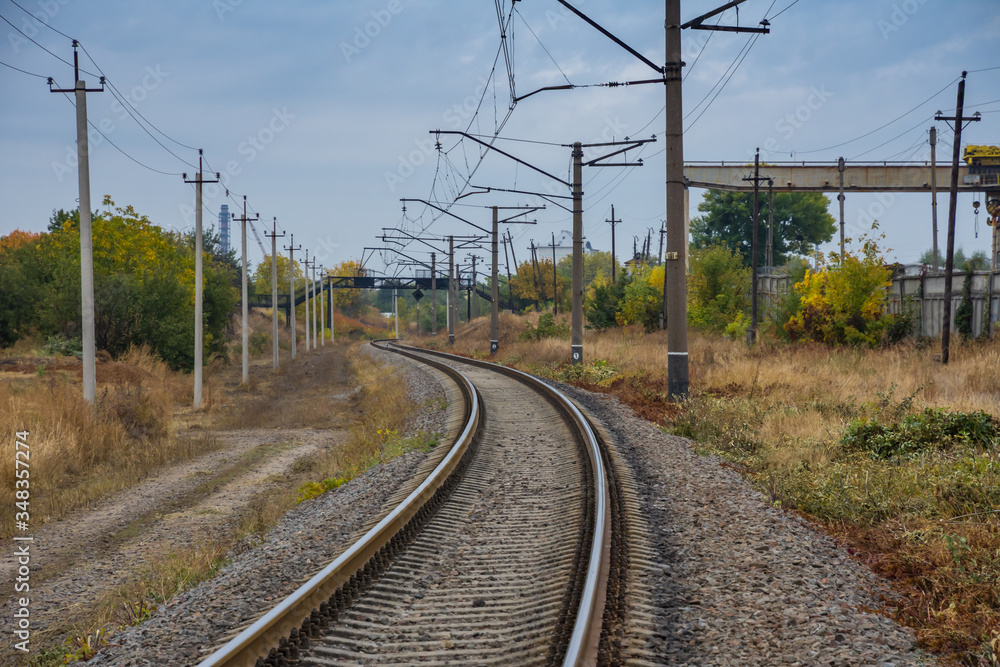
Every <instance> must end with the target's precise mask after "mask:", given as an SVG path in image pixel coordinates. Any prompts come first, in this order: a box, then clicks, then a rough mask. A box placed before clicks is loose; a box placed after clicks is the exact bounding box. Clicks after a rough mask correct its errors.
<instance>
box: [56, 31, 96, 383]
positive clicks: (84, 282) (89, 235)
mask: <svg viewBox="0 0 1000 667" xmlns="http://www.w3.org/2000/svg"><path fill="white" fill-rule="evenodd" d="M78 46H79V42H77V41H76V40H75V39H74V40H73V81H74V86H73V88H69V89H62V88H53V87H52V85H53V83H55V82H54V81H53V80H52V78H51V77H49V91H50V92H53V93H73V94H74V95H75V96H76V158H77V164H78V167H77V175H78V184H79V188H80V190H79V192H80V311H81V315H82V316H83V317H82V320H83V321H82V322H81V324H82V326H81V335H82V338H83V400H85V401H87V402H88V403H93V402H94V399H95V398H96V397H97V343H96V336H95V333H94V242H93V238H94V237H93V220H92V219H91V216H92V213H91V211H90V144H89V143H88V139H87V93H103V92H104V77H103V76H102V77H101V87H100V88H87V83H86V82H85V81H81V80H80V56H79V54H78V52H77V47H78Z"/></svg>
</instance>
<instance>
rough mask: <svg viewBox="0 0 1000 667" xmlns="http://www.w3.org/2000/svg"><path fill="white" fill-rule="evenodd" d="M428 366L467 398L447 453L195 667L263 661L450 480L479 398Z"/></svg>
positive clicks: (471, 432) (473, 427)
mask: <svg viewBox="0 0 1000 667" xmlns="http://www.w3.org/2000/svg"><path fill="white" fill-rule="evenodd" d="M424 361H427V360H424ZM427 363H430V364H431V365H434V366H436V367H438V368H440V370H442V371H444V372H445V373H447V374H448V375H449V376H451V377H452V378H453V379H455V380H456V382H457V383H458V385H459V388H460V389H461V391H462V393H463V395H464V396H465V399H466V419H465V426H464V427H463V429H462V432H461V433H460V434H459V436H458V438H457V440H456V441H455V444H454V445H453V446H452V448H451V450H450V451H449V452H448V454H446V455H445V457H444V459H442V461H441V462H440V463H439V464H438V465H437V466H436V467H435V468H434V470H433V471H432V472H431V473H430V474H429V475H428V476H427V478H426V479H425V480H424V481H423V482H422V483H421V484H420V486H418V487H417V488H416V489H414V490H413V492H412V493H410V494H409V495H408V496H407V497H406V499H405V500H403V502H402V503H400V504H399V505H398V506H396V507H395V508H394V509H393V510H392V511H391V512H390V513H389V514H388V515H387V516H386V517H385V518H383V519H382V520H381V521H379V522H378V523H377V524H376V525H375V526H374V527H372V528H371V529H370V530H369V531H368V532H367V533H365V534H364V536H362V537H361V539H359V540H358V541H357V542H355V543H354V544H353V545H351V546H350V547H349V548H348V549H347V550H346V551H344V553H342V554H341V555H340V556H338V557H337V558H336V559H334V561H333V562H332V563H330V564H329V565H327V566H326V567H325V568H323V569H322V570H320V571H319V572H318V573H317V574H316V575H314V576H313V577H312V578H311V579H310V580H309V581H308V582H306V583H305V584H303V585H302V586H301V587H299V588H298V589H297V590H296V591H295V592H293V593H292V594H291V595H289V596H288V597H286V598H285V599H284V600H282V601H281V602H280V603H279V604H278V605H277V606H276V607H274V608H272V609H271V610H270V611H268V612H267V613H266V614H264V615H263V616H261V617H260V618H259V619H257V620H256V621H254V622H253V624H251V625H250V626H249V627H248V628H246V629H245V630H244V631H243V632H241V633H240V634H239V635H237V636H236V637H235V638H233V639H232V640H230V641H229V642H228V643H226V644H225V645H224V646H222V647H221V648H219V649H218V650H217V651H215V652H214V653H212V655H210V656H208V657H207V658H206V659H205V660H203V661H202V662H201V663H199V667H253V666H254V665H255V664H256V663H257V659H258V658H265V657H267V655H268V653H269V652H270V651H271V650H272V649H275V648H276V647H278V646H279V644H281V643H282V640H287V638H288V637H289V635H290V634H292V631H293V630H295V631H296V632H297V631H298V629H299V628H300V626H302V624H303V623H304V622H306V621H307V620H308V619H309V617H310V615H311V614H312V612H313V610H314V609H317V608H319V606H320V605H321V604H322V603H324V602H326V601H327V600H329V599H330V598H331V596H332V595H333V594H334V593H335V592H336V591H337V589H339V588H340V587H341V586H343V585H344V584H347V583H348V582H349V581H350V580H351V577H352V576H353V575H355V574H356V573H358V572H359V571H361V569H362V568H363V567H364V566H365V565H366V564H367V563H368V562H369V561H370V560H371V559H373V558H374V557H375V556H376V555H377V554H378V553H379V551H380V550H381V549H383V548H384V547H386V545H388V544H389V542H390V541H391V540H392V538H393V537H394V536H395V535H397V534H399V533H400V532H401V531H402V530H403V529H404V528H405V527H406V525H407V524H408V523H409V521H410V520H411V519H412V518H413V517H414V516H415V515H416V514H417V513H418V511H419V510H420V509H421V508H422V507H423V506H424V504H425V503H426V501H428V500H429V499H430V498H432V497H433V496H434V494H435V492H436V491H437V490H438V489H439V488H440V487H441V486H442V485H443V484H444V483H445V481H446V480H447V479H448V477H449V475H450V474H451V473H452V471H453V470H454V469H455V467H456V466H457V465H458V464H459V462H460V461H461V460H462V457H463V455H464V454H465V452H466V450H467V449H468V448H469V445H470V444H471V443H472V440H473V438H474V436H475V435H476V433H477V431H478V430H479V423H480V410H479V401H478V395H477V393H476V389H475V387H474V386H473V385H472V383H471V382H470V381H469V379H468V378H467V377H465V375H463V374H462V373H461V372H459V371H457V370H455V369H453V368H450V367H448V366H447V365H445V364H438V363H434V362H430V361H427Z"/></svg>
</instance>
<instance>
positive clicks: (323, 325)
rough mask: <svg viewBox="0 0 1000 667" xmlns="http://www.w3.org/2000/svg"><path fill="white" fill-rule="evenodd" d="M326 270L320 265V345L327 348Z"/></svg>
mask: <svg viewBox="0 0 1000 667" xmlns="http://www.w3.org/2000/svg"><path fill="white" fill-rule="evenodd" d="M324 271H325V268H324V267H323V265H322V264H320V265H319V344H320V346H321V347H326V311H325V310H323V272H324Z"/></svg>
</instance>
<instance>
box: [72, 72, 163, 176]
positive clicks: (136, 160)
mask: <svg viewBox="0 0 1000 667" xmlns="http://www.w3.org/2000/svg"><path fill="white" fill-rule="evenodd" d="M56 85H59V84H58V83H56ZM63 97H65V98H66V101H67V102H69V103H70V105H71V106H72V107H73V108H74V109H75V108H76V102H74V101H73V98H71V97H70V96H69V95H67V94H66V93H63ZM87 124H88V125H90V127H92V128H94V131H95V132H97V133H98V134H99V135H101V136H102V137H104V139H105V140H106V141H107V142H108V143H109V144H111V145H112V146H114V148H115V150H117V151H118V152H119V153H121V154H122V155H124V156H125V157H127V158H128V159H129V160H132V162H135V163H136V164H137V165H139V166H140V167H144V168H145V169H148V170H149V171H153V172H156V173H157V174H163V175H164V176H181V175H182V174H181V173H180V172H170V171H162V170H160V169H156V168H154V167H150V166H149V165H148V164H145V163H144V162H141V161H140V160H138V159H136V158H134V157H132V156H131V155H129V154H128V153H126V152H125V151H124V150H123V149H122V148H121V147H119V146H118V144H116V143H115V142H113V141H111V139H109V138H108V135H106V134H104V133H103V132H101V130H100V129H99V128H98V127H97V126H96V125H94V123H93V121H91V120H90V119H87Z"/></svg>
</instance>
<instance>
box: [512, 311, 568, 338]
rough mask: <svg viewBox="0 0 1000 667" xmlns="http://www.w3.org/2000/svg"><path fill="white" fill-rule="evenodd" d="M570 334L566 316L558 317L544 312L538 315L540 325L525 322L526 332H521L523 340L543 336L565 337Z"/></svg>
mask: <svg viewBox="0 0 1000 667" xmlns="http://www.w3.org/2000/svg"><path fill="white" fill-rule="evenodd" d="M568 335H569V326H568V325H567V324H566V319H565V318H560V320H559V321H558V322H556V318H555V316H554V315H553V314H552V313H542V314H541V315H539V316H538V326H537V327H533V326H531V322H525V323H524V332H522V333H521V339H522V340H532V339H534V340H541V339H543V338H565V337H566V336H568Z"/></svg>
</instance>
